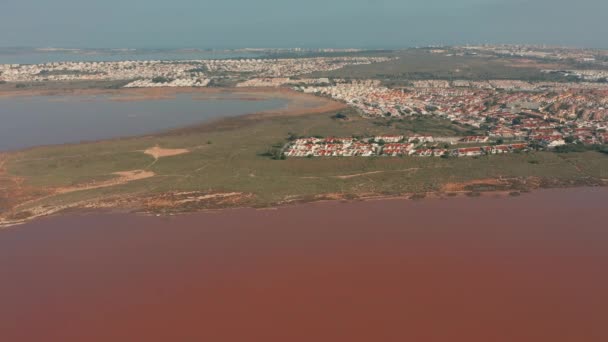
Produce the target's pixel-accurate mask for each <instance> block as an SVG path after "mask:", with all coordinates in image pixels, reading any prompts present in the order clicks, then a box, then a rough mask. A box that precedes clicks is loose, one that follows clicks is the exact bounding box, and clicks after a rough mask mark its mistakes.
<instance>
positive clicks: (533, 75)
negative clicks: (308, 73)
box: [312, 49, 564, 86]
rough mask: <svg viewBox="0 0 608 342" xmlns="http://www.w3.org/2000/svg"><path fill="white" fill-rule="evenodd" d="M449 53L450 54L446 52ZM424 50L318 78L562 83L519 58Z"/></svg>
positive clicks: (393, 82) (394, 82)
mask: <svg viewBox="0 0 608 342" xmlns="http://www.w3.org/2000/svg"><path fill="white" fill-rule="evenodd" d="M446 54H447V53H446ZM446 54H433V53H430V52H428V51H427V50H424V49H408V50H403V51H395V52H392V53H390V54H387V55H388V56H392V57H399V58H398V59H395V60H392V61H389V62H384V63H374V64H369V65H355V66H346V67H344V68H342V69H339V70H334V71H329V72H318V73H314V74H312V75H313V76H315V77H336V78H346V79H380V80H383V82H384V83H385V84H387V85H394V86H399V85H404V84H406V83H407V81H408V80H419V79H445V80H452V79H466V80H488V79H517V80H524V81H525V80H529V81H541V80H542V81H560V80H562V81H563V80H564V79H563V78H561V77H558V76H555V75H549V74H543V73H541V69H546V68H548V67H547V66H546V65H535V64H534V63H528V64H523V63H521V60H520V59H517V58H500V57H478V56H450V57H448V56H446Z"/></svg>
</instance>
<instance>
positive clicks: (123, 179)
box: [55, 170, 155, 194]
mask: <svg viewBox="0 0 608 342" xmlns="http://www.w3.org/2000/svg"><path fill="white" fill-rule="evenodd" d="M113 175H116V176H117V177H115V178H113V179H110V180H107V181H102V182H93V183H89V184H85V185H78V186H72V187H64V188H59V189H56V190H55V193H56V194H65V193H70V192H74V191H82V190H92V189H99V188H106V187H110V186H116V185H121V184H126V183H129V182H133V181H137V180H142V179H146V178H150V177H154V176H155V174H154V172H152V171H145V170H132V171H122V172H115V173H113Z"/></svg>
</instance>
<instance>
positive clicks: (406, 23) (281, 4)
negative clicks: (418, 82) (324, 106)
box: [0, 0, 608, 49]
mask: <svg viewBox="0 0 608 342" xmlns="http://www.w3.org/2000/svg"><path fill="white" fill-rule="evenodd" d="M607 12H608V2H607V1H605V0H581V1H578V2H572V1H567V0H516V1H508V0H457V1H455V0H409V1H400V0H348V1H346V0H338V1H332V2H327V1H321V0H308V1H298V2H294V1H281V0H259V1H255V2H252V1H245V0H224V1H222V2H219V1H214V2H210V1H196V0H174V1H171V2H166V1H161V0H147V1H145V0H120V1H119V0H105V1H104V2H83V1H79V0H55V1H53V2H49V1H46V0H44V1H43V0H26V1H23V0H8V3H5V4H4V6H3V10H2V11H1V12H0V31H2V32H3V34H2V35H1V36H0V46H1V47H13V46H31V47H48V46H53V47H73V48H119V47H124V48H215V49H222V48H244V47H268V48H273V47H304V48H312V47H321V48H346V47H355V48H400V47H411V46H417V45H440V44H441V45H456V44H467V43H473V44H476V43H521V44H549V45H568V46H579V47H598V48H606V47H608V25H606V24H605V13H607Z"/></svg>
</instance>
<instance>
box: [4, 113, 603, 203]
mask: <svg viewBox="0 0 608 342" xmlns="http://www.w3.org/2000/svg"><path fill="white" fill-rule="evenodd" d="M331 116H332V113H328V114H315V115H306V116H295V117H276V118H265V119H256V120H253V119H251V118H238V119H234V118H233V119H228V120H227V122H230V124H228V125H222V122H219V123H215V124H211V125H203V126H200V127H198V128H192V129H189V130H182V131H176V132H172V133H170V134H165V135H159V136H148V137H138V138H129V139H122V140H114V141H104V142H97V143H85V144H78V145H64V146H55V147H40V148H34V149H30V150H27V151H21V152H18V153H13V154H10V155H8V156H5V165H4V167H5V169H6V171H7V175H8V176H9V177H13V178H15V179H19V180H20V182H19V183H18V184H19V187H20V188H19V189H14V191H13V193H20V194H23V200H22V202H24V201H25V199H28V200H31V199H32V198H33V199H35V200H34V201H32V202H28V203H27V204H25V205H21V206H20V207H18V209H17V211H19V212H27V211H28V210H29V209H31V208H33V207H38V208H42V207H49V206H50V207H53V206H66V207H69V206H71V205H73V204H74V203H83V202H87V201H88V202H91V201H100V200H105V199H112V198H120V197H123V198H127V197H128V198H131V201H132V202H131V203H135V204H134V205H135V206H137V207H141V206H145V204H143V202H141V203H140V202H138V200H133V198H139V199H145V198H153V197H154V196H162V195H163V194H167V193H176V192H197V193H201V194H213V193H232V192H237V193H242V194H247V196H243V197H242V198H240V199H239V200H238V201H235V202H231V203H219V204H218V203H215V204H209V203H205V202H204V201H202V202H200V203H196V204H193V206H194V207H189V208H190V209H193V208H200V207H208V206H213V205H218V206H236V205H239V206H240V205H247V206H270V205H275V204H278V203H285V202H290V201H300V200H313V199H320V198H323V197H331V198H336V197H337V198H356V197H363V196H371V195H399V194H404V193H426V192H441V191H444V190H445V189H446V186H448V185H449V184H464V185H463V186H462V187H460V188H459V187H456V188H457V189H461V190H463V191H477V190H526V189H528V188H535V187H543V186H562V185H581V184H601V183H602V179H607V178H608V156H606V155H604V154H601V153H597V152H584V153H571V154H557V153H550V152H539V153H521V154H511V155H502V156H487V157H480V158H455V159H443V158H416V157H401V158H400V157H395V158H393V157H373V158H338V157H337V158H290V159H287V160H272V159H270V158H269V157H267V156H264V153H265V152H267V151H268V149H270V148H272V147H273V146H282V145H283V144H285V142H286V138H287V136H288V135H289V134H290V133H292V134H296V135H304V136H309V135H321V136H351V135H358V136H369V135H375V134H403V133H406V134H408V133H410V132H412V131H413V130H411V128H412V125H414V126H416V129H415V132H416V133H419V134H425V133H426V134H438V133H446V134H449V135H454V134H455V133H458V130H459V128H456V127H451V125H450V124H449V123H446V122H441V121H437V120H428V121H424V122H418V123H415V122H400V123H396V124H393V125H389V126H386V125H378V124H374V121H373V120H369V119H364V118H362V117H359V116H357V115H355V114H353V113H349V120H336V119H332V118H331ZM418 120H420V119H418ZM210 126H211V127H214V129H209V127H210ZM462 133H463V134H464V133H466V132H462ZM153 146H160V147H163V148H169V149H172V148H186V149H188V150H190V152H189V153H186V154H182V155H178V156H172V157H166V158H160V159H158V160H156V161H155V160H154V158H152V157H151V156H149V155H146V154H144V153H143V151H144V150H145V149H147V148H150V147H153ZM128 170H149V171H152V172H154V174H155V176H154V177H151V178H147V179H142V180H137V181H133V182H128V183H125V184H119V185H115V186H111V187H105V188H99V189H90V190H81V191H73V192H69V193H64V194H58V195H52V193H53V190H54V189H60V188H64V187H74V186H78V185H83V184H84V185H86V184H92V183H93V182H103V181H107V180H108V179H111V178H112V177H114V176H113V175H112V173H114V172H119V171H128ZM496 179H508V180H509V181H507V182H502V183H501V182H499V183H497V182H495V181H492V180H496ZM474 180H490V181H487V182H484V181H482V182H481V183H479V184H477V183H475V184H473V183H472V185H470V186H468V187H467V186H466V183H467V182H471V181H474ZM15 184H17V183H15ZM93 184H94V183H93ZM15 186H16V185H15ZM7 193H10V191H9V192H7ZM32 194H37V195H36V196H33V195H32ZM43 194H50V195H49V196H46V197H45V196H43ZM28 196H29V197H28ZM133 201H135V202H133ZM144 202H145V201H144ZM173 209H183V208H173ZM12 214H15V213H14V211H13V212H12Z"/></svg>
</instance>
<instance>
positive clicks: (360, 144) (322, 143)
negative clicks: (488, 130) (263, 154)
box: [284, 136, 529, 157]
mask: <svg viewBox="0 0 608 342" xmlns="http://www.w3.org/2000/svg"><path fill="white" fill-rule="evenodd" d="M473 138H474V137H468V139H467V140H464V141H463V143H467V142H468V143H470V142H472V141H476V140H475V139H473ZM486 141H487V140H486ZM433 142H434V139H433V137H431V136H412V137H404V136H378V137H374V138H365V139H357V138H314V137H311V138H300V139H296V140H294V141H292V142H291V143H290V144H289V145H288V146H287V148H286V149H285V151H284V154H285V156H287V157H356V156H360V157H371V156H392V157H397V156H419V157H431V156H433V157H444V156H445V157H475V156H482V155H489V154H502V153H511V152H515V151H524V150H526V149H528V148H529V145H528V144H527V143H516V144H503V145H487V146H476V147H463V148H452V149H449V148H436V147H427V144H428V143H433Z"/></svg>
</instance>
